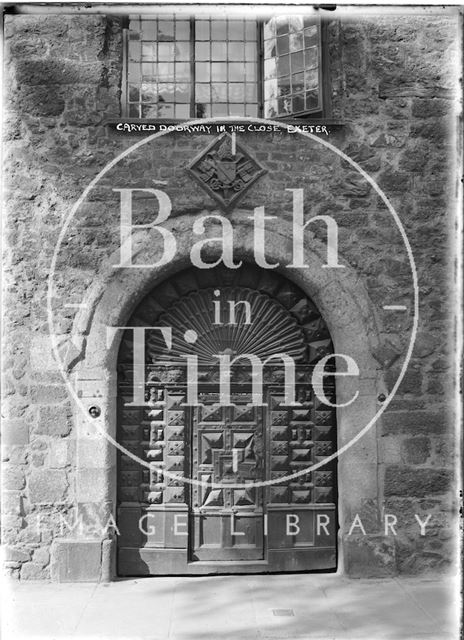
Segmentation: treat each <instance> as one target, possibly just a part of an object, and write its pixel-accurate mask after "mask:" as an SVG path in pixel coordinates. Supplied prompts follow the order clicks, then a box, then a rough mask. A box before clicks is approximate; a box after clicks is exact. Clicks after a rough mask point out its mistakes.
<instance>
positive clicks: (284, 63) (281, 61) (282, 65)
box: [277, 56, 290, 76]
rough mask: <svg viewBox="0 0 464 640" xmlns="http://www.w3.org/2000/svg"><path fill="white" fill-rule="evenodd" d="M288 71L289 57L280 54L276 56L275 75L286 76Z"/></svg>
mask: <svg viewBox="0 0 464 640" xmlns="http://www.w3.org/2000/svg"><path fill="white" fill-rule="evenodd" d="M289 73H290V58H289V56H282V57H280V58H277V75H278V76H286V75H288V74H289Z"/></svg>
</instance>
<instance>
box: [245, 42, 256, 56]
mask: <svg viewBox="0 0 464 640" xmlns="http://www.w3.org/2000/svg"><path fill="white" fill-rule="evenodd" d="M257 53H258V48H257V44H256V42H247V43H245V60H256V58H257Z"/></svg>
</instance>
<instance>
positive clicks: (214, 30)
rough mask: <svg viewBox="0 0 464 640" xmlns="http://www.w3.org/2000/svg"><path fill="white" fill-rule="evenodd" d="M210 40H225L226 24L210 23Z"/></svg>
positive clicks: (220, 21) (221, 22)
mask: <svg viewBox="0 0 464 640" xmlns="http://www.w3.org/2000/svg"><path fill="white" fill-rule="evenodd" d="M211 40H227V23H226V21H225V20H212V21H211Z"/></svg>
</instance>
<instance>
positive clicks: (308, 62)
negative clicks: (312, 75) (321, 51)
mask: <svg viewBox="0 0 464 640" xmlns="http://www.w3.org/2000/svg"><path fill="white" fill-rule="evenodd" d="M304 56H305V67H306V69H312V68H313V67H317V47H311V49H306V51H305V53H304Z"/></svg>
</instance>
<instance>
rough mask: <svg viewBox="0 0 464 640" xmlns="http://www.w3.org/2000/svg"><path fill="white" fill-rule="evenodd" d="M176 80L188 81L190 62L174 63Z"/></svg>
mask: <svg viewBox="0 0 464 640" xmlns="http://www.w3.org/2000/svg"><path fill="white" fill-rule="evenodd" d="M175 69H176V82H188V81H189V80H190V64H189V63H188V62H178V63H177V64H176V67H175Z"/></svg>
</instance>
